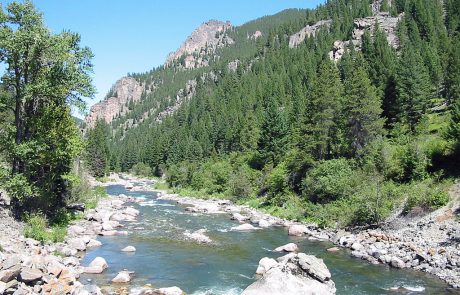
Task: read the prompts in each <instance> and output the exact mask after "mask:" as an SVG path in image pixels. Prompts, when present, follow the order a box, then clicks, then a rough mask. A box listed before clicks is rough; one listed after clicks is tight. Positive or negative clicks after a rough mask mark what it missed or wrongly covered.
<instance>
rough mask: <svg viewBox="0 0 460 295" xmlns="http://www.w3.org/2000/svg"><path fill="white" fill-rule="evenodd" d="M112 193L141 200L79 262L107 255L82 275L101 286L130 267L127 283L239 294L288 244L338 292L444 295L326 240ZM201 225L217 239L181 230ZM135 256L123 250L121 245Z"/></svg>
mask: <svg viewBox="0 0 460 295" xmlns="http://www.w3.org/2000/svg"><path fill="white" fill-rule="evenodd" d="M107 192H108V193H109V194H110V195H118V194H126V195H129V196H134V197H137V198H141V199H142V202H141V203H139V204H137V203H136V204H133V206H134V207H135V208H136V209H138V210H140V212H141V214H140V216H139V218H138V220H137V222H131V223H126V224H125V229H123V230H127V231H128V232H129V234H128V235H127V236H110V237H100V238H99V240H100V241H101V242H102V246H101V247H100V248H97V249H95V250H92V251H89V252H88V253H87V255H86V256H85V258H84V259H83V261H82V265H88V264H89V262H90V261H91V260H93V259H94V258H95V257H97V256H101V257H104V258H105V259H106V260H107V262H108V264H109V268H108V269H107V270H106V271H105V272H104V273H102V274H99V275H83V276H82V278H81V280H82V282H84V281H85V280H88V279H89V280H92V281H93V282H96V283H97V284H98V285H100V286H104V285H110V280H111V279H112V278H113V277H115V275H116V274H117V272H118V271H120V270H123V269H128V270H130V271H134V272H135V277H134V279H133V280H132V281H131V283H130V286H131V288H133V287H134V288H135V287H136V286H138V287H140V286H143V285H145V284H147V283H149V284H152V285H153V286H155V287H171V286H178V287H180V288H181V289H182V290H184V291H185V292H186V293H187V294H209V295H211V294H239V293H241V291H242V290H244V288H245V287H246V286H248V285H250V284H251V283H252V282H254V280H255V276H254V273H255V270H256V268H257V265H258V262H259V260H260V259H261V258H262V257H265V256H268V257H273V258H276V257H279V256H282V255H284V254H282V253H276V252H272V251H271V250H272V249H274V248H276V247H278V246H281V245H284V244H286V243H289V242H295V243H297V244H298V245H299V248H300V251H301V252H304V253H307V254H313V255H315V256H317V257H319V258H322V259H324V261H325V263H326V265H327V266H328V268H329V270H330V271H331V273H332V279H333V280H334V282H335V284H336V288H337V294H394V293H395V292H391V291H388V290H387V289H389V288H392V287H406V288H409V289H411V290H412V291H409V290H406V291H401V292H398V293H399V294H401V293H402V294H445V293H447V292H448V291H447V285H446V284H445V283H444V282H442V281H441V280H439V279H437V278H436V277H434V276H431V275H427V274H424V273H420V272H415V271H410V270H396V269H391V268H389V267H388V266H383V265H370V264H367V263H365V262H363V261H361V260H358V259H354V258H352V257H350V253H349V252H347V251H346V250H343V251H340V252H337V253H329V252H327V251H326V249H327V248H329V247H332V246H333V245H332V244H331V243H329V242H318V241H309V240H308V239H307V238H297V237H290V236H288V235H287V230H286V229H285V228H283V227H271V228H267V229H260V230H256V231H252V232H236V231H232V230H231V228H232V227H233V226H236V225H238V223H237V222H235V221H232V220H230V218H229V216H228V215H227V214H212V215H209V214H196V213H188V212H185V211H184V208H185V206H182V205H177V204H176V203H175V202H173V201H168V200H159V199H157V198H156V193H153V192H131V191H127V190H125V188H124V187H123V186H109V187H107ZM203 228H204V229H206V230H207V233H206V235H208V236H209V237H210V238H211V239H212V240H213V241H214V243H213V244H211V245H206V244H197V243H196V242H193V241H190V240H187V238H186V236H184V233H185V232H193V231H195V230H198V229H203ZM128 245H132V246H134V247H136V249H137V251H136V252H135V253H123V252H121V251H120V250H121V249H122V248H124V247H125V246H128Z"/></svg>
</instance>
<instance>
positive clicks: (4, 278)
mask: <svg viewBox="0 0 460 295" xmlns="http://www.w3.org/2000/svg"><path fill="white" fill-rule="evenodd" d="M20 272H21V266H20V265H15V266H11V267H10V268H8V269H6V270H2V271H0V281H1V282H4V283H8V282H11V281H12V280H14V279H15V278H17V276H18V275H19V273H20Z"/></svg>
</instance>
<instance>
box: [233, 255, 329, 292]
mask: <svg viewBox="0 0 460 295" xmlns="http://www.w3.org/2000/svg"><path fill="white" fill-rule="evenodd" d="M262 260H264V259H262ZM262 260H261V263H262V262H264V263H265V266H264V267H263V269H264V270H265V272H263V273H262V277H261V278H260V279H259V280H258V281H256V282H255V283H253V284H251V285H250V286H249V287H247V288H246V289H245V290H244V291H243V293H241V295H256V294H257V295H265V294H267V295H268V294H270V295H278V294H279V295H281V294H291V295H297V294H298V295H300V294H302V295H308V294H312V295H313V294H316V295H322V294H324V295H326V294H335V292H336V289H335V284H334V282H333V281H332V280H331V273H330V272H329V270H328V269H327V267H326V265H325V264H324V262H323V260H322V259H318V258H316V257H315V256H312V255H306V254H305V253H299V254H294V253H291V254H288V255H285V256H282V257H280V258H278V259H277V263H276V264H275V263H274V262H273V261H272V260H270V259H266V260H264V261H262ZM259 268H261V266H260V265H259ZM259 268H258V270H259ZM259 273H261V271H259Z"/></svg>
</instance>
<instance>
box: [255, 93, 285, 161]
mask: <svg viewBox="0 0 460 295" xmlns="http://www.w3.org/2000/svg"><path fill="white" fill-rule="evenodd" d="M265 104H266V106H265V114H264V117H263V121H262V126H261V135H260V138H259V142H258V148H259V151H260V153H261V155H262V158H263V159H264V161H265V163H273V164H274V165H276V164H277V163H278V162H279V160H280V159H281V157H282V156H283V154H284V153H285V148H286V143H287V133H288V129H287V124H286V117H285V114H284V110H283V109H282V108H280V107H279V105H278V103H277V102H276V100H275V99H274V98H272V97H269V98H267V99H266V103H265Z"/></svg>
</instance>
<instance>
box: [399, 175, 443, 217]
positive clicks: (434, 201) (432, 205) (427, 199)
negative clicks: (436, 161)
mask: <svg viewBox="0 0 460 295" xmlns="http://www.w3.org/2000/svg"><path fill="white" fill-rule="evenodd" d="M408 194H409V196H408V198H407V202H406V206H405V211H406V212H409V211H410V210H411V209H413V208H415V207H421V208H422V209H424V210H434V209H437V208H439V207H442V206H444V205H446V204H447V203H448V202H449V194H448V193H447V192H446V190H445V188H444V187H443V184H438V183H436V182H435V181H434V180H433V179H432V178H428V179H425V180H424V181H421V182H414V183H412V184H411V185H410V186H409V190H408Z"/></svg>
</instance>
